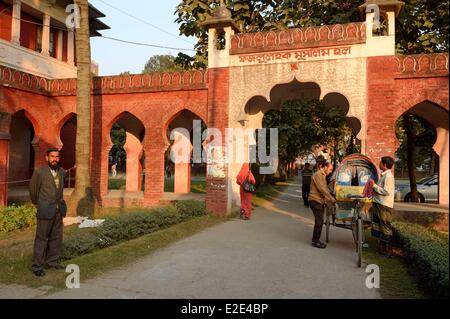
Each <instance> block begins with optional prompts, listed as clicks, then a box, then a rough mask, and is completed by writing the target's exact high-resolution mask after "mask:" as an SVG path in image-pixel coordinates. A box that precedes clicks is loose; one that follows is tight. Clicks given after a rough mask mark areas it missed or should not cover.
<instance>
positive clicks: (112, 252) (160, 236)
mask: <svg viewBox="0 0 450 319" xmlns="http://www.w3.org/2000/svg"><path fill="white" fill-rule="evenodd" d="M226 220H227V219H225V218H221V217H217V216H213V215H207V216H201V217H197V218H193V219H191V220H188V221H186V222H184V223H181V224H178V225H175V226H172V227H170V228H167V229H164V230H161V231H157V232H154V233H151V234H149V235H145V236H142V237H139V238H137V239H134V240H130V241H127V242H123V243H120V244H118V245H115V246H112V247H108V248H105V249H101V250H97V251H94V252H93V253H91V254H87V255H83V256H80V257H76V258H74V259H71V260H68V261H65V264H76V265H78V266H79V267H80V272H81V280H86V279H89V278H93V277H95V276H97V275H100V274H102V273H104V272H106V271H108V270H112V269H114V268H116V267H118V266H122V265H125V264H127V263H130V262H133V261H135V260H137V259H139V258H141V257H144V256H147V255H150V254H152V253H153V252H155V251H156V250H158V249H160V248H163V247H166V246H168V245H170V244H172V243H174V242H176V241H178V240H181V239H183V238H186V237H189V236H192V235H194V234H195V233H197V232H199V231H201V230H203V229H206V228H208V227H212V226H214V225H217V224H219V223H221V222H223V221H226ZM91 231H93V229H79V228H78V227H77V226H70V227H66V228H65V231H64V237H65V239H66V240H67V239H69V240H70V238H71V237H76V236H80V235H83V234H87V233H89V232H91ZM34 234H35V230H34V229H27V230H24V231H20V232H14V233H10V234H2V235H1V236H0V283H3V284H19V285H25V286H28V287H33V288H37V287H42V286H51V287H53V288H52V289H51V290H50V291H49V292H54V291H55V290H58V289H62V288H64V287H65V279H66V277H67V275H68V274H66V273H65V272H64V271H56V270H47V275H46V276H45V277H43V278H37V277H35V276H34V274H33V273H32V272H31V258H32V251H33V242H34Z"/></svg>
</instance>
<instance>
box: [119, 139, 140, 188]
mask: <svg viewBox="0 0 450 319" xmlns="http://www.w3.org/2000/svg"><path fill="white" fill-rule="evenodd" d="M123 148H124V150H125V152H126V153H127V168H126V169H127V174H126V180H127V181H126V191H127V192H137V191H140V190H141V189H140V188H139V186H140V184H141V183H140V181H141V179H142V178H141V175H140V174H141V173H140V172H141V171H142V169H140V166H141V164H140V159H141V155H142V144H141V141H139V139H138V138H137V137H136V136H134V135H133V134H130V133H128V132H127V139H126V143H125V145H124V146H123Z"/></svg>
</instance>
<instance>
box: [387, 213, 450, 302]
mask: <svg viewBox="0 0 450 319" xmlns="http://www.w3.org/2000/svg"><path fill="white" fill-rule="evenodd" d="M394 227H395V229H396V232H395V235H396V239H397V241H398V242H399V243H400V244H401V246H402V248H403V250H404V252H405V254H406V261H407V264H408V266H409V268H410V270H411V273H412V275H413V277H414V278H416V280H417V282H418V283H419V285H420V286H421V287H423V288H424V289H425V290H426V291H427V292H428V293H429V294H430V296H432V297H434V298H448V297H449V286H448V277H449V251H448V235H447V234H443V233H439V232H437V231H435V230H433V229H428V228H425V227H423V226H420V225H415V224H409V223H400V222H396V223H394Z"/></svg>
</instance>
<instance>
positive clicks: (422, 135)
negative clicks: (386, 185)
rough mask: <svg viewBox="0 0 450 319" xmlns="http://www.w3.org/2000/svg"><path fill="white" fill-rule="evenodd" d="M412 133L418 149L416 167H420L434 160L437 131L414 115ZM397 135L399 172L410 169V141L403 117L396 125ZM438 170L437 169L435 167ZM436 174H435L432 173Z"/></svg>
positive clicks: (397, 167)
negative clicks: (408, 149) (408, 150)
mask: <svg viewBox="0 0 450 319" xmlns="http://www.w3.org/2000/svg"><path fill="white" fill-rule="evenodd" d="M411 120H412V132H413V134H414V145H415V149H416V153H415V163H414V167H418V166H420V165H421V164H423V163H424V162H425V161H427V160H430V159H431V160H433V156H434V151H433V145H434V143H435V141H436V130H435V129H434V127H433V126H432V125H430V124H429V123H428V122H426V121H424V120H422V119H421V118H419V117H417V116H414V115H412V117H411ZM396 134H397V138H398V140H399V142H400V147H399V148H398V150H397V153H396V156H397V158H398V159H399V162H397V163H396V169H397V170H398V171H401V170H404V169H406V170H407V168H408V166H407V163H408V152H407V146H408V140H407V136H406V132H405V124H404V119H403V117H400V118H399V120H398V121H397V124H396ZM435 169H436V167H435ZM431 173H434V172H431Z"/></svg>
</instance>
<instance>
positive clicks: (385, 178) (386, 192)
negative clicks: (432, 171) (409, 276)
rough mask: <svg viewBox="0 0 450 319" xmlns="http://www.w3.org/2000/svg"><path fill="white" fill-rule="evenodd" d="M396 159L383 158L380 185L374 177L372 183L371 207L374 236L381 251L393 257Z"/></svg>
mask: <svg viewBox="0 0 450 319" xmlns="http://www.w3.org/2000/svg"><path fill="white" fill-rule="evenodd" d="M393 166H394V159H393V158H392V157H389V156H386V157H383V158H382V159H381V162H380V170H381V171H382V174H381V178H380V180H379V182H378V185H377V184H375V181H374V180H373V179H371V180H370V183H371V185H372V187H373V193H374V195H373V205H372V208H371V209H370V212H371V214H372V236H373V237H375V238H377V239H378V243H379V246H378V250H379V253H381V254H384V255H386V256H387V257H391V253H392V247H391V244H392V239H393V228H392V225H391V221H392V213H393V210H394V194H395V179H394V175H393V174H392V171H391V169H392V167H393Z"/></svg>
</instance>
